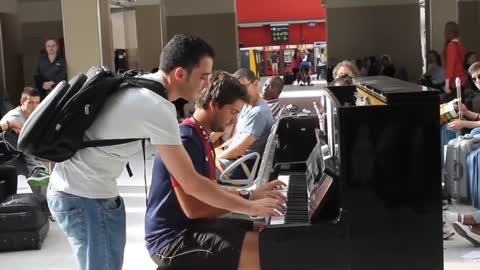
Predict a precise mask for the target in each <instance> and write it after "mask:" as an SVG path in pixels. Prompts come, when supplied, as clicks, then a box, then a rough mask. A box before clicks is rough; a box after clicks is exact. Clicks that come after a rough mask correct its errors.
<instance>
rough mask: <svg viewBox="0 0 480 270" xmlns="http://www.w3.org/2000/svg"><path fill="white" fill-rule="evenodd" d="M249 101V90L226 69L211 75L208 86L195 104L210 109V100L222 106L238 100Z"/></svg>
mask: <svg viewBox="0 0 480 270" xmlns="http://www.w3.org/2000/svg"><path fill="white" fill-rule="evenodd" d="M239 99H240V100H243V101H244V102H245V103H248V101H249V100H248V92H247V89H246V88H245V86H243V85H242V84H241V83H240V82H239V81H238V79H237V78H235V77H233V76H232V75H231V74H229V73H228V72H225V71H215V72H213V73H212V74H211V75H210V77H209V86H208V88H205V89H203V90H202V91H201V92H200V95H199V97H198V99H197V102H196V104H195V106H196V107H197V108H201V109H208V104H209V103H210V101H213V103H215V104H217V105H218V106H219V107H220V108H222V107H223V106H225V105H227V104H233V103H235V102H236V101H237V100H239Z"/></svg>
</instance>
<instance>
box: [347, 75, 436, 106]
mask: <svg viewBox="0 0 480 270" xmlns="http://www.w3.org/2000/svg"><path fill="white" fill-rule="evenodd" d="M355 85H356V86H357V87H358V88H360V89H362V90H365V91H367V92H370V93H371V94H372V95H374V96H376V97H378V98H379V99H381V100H383V101H385V102H386V103H391V102H398V101H402V99H404V98H407V99H410V98H412V97H438V96H439V94H440V92H439V91H438V90H436V89H433V88H429V87H426V86H423V85H419V84H415V83H411V82H406V81H402V80H399V79H395V78H391V77H387V76H371V77H361V78H357V79H355Z"/></svg>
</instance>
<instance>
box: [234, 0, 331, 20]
mask: <svg viewBox="0 0 480 270" xmlns="http://www.w3.org/2000/svg"><path fill="white" fill-rule="evenodd" d="M260 3H261V5H259V4H260ZM236 6H237V17H238V22H239V23H245V22H265V21H289V20H308V19H325V9H324V8H323V6H322V1H321V0H260V1H259V0H237V1H236Z"/></svg>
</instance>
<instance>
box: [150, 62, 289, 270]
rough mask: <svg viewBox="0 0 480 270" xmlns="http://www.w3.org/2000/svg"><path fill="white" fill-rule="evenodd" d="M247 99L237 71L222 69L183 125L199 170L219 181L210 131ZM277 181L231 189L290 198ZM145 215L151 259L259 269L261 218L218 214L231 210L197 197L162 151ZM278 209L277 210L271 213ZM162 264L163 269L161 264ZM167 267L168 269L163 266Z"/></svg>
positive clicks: (184, 140)
mask: <svg viewBox="0 0 480 270" xmlns="http://www.w3.org/2000/svg"><path fill="white" fill-rule="evenodd" d="M247 100H248V96H247V91H246V89H245V88H244V87H243V86H242V85H241V84H240V83H239V82H238V80H237V79H236V78H235V77H233V76H232V75H230V74H228V73H226V72H223V71H220V72H215V73H213V74H212V76H211V77H210V86H209V88H208V89H204V90H202V92H201V93H200V96H199V98H198V101H197V103H196V110H195V112H194V113H193V116H192V118H189V119H186V120H185V121H184V122H183V123H182V124H181V126H180V135H181V138H182V143H183V145H184V147H185V149H186V150H187V153H188V154H189V156H190V158H191V159H192V162H193V164H194V166H195V169H196V170H197V172H198V173H200V174H202V175H203V176H205V177H208V178H210V179H211V180H212V181H215V179H216V178H215V152H214V149H213V147H212V145H211V143H209V141H210V138H209V136H208V134H209V133H210V132H211V131H222V130H223V129H224V128H225V126H227V125H228V124H230V123H231V122H232V121H233V119H235V118H236V117H237V114H238V113H239V111H240V110H241V108H242V106H243V104H244V102H245V101H247ZM281 185H282V182H280V181H278V180H276V181H272V182H270V183H268V184H266V185H264V186H262V187H260V188H258V189H256V190H254V191H252V192H251V193H250V192H246V191H242V192H239V191H236V190H230V192H232V193H233V194H236V195H238V196H243V197H244V198H246V199H252V200H256V199H260V198H265V197H272V198H277V199H279V200H280V201H285V199H286V198H285V197H284V196H283V195H281V194H280V193H279V192H278V191H274V190H273V189H274V188H278V187H281ZM149 194H150V196H149V198H148V205H147V213H146V217H145V240H146V245H147V249H148V251H149V253H150V256H151V258H152V260H153V261H154V262H155V263H156V264H157V265H158V266H159V267H165V268H168V269H170V268H169V267H171V268H172V269H197V268H199V267H201V268H202V269H227V270H228V269H232V270H236V269H259V268H260V266H259V249H258V246H259V244H258V231H259V230H260V229H261V227H262V224H261V223H254V222H252V221H249V220H241V219H227V218H219V216H221V215H223V214H225V213H227V211H226V210H224V209H219V208H215V207H212V206H210V205H207V204H205V203H204V202H202V201H199V200H197V199H195V198H194V197H193V196H191V194H187V193H186V192H185V191H184V189H183V188H182V186H180V185H179V184H178V182H177V181H176V180H175V178H173V176H172V175H171V174H170V172H169V171H168V170H167V169H166V167H165V165H164V163H163V161H162V159H161V158H160V156H159V155H158V154H156V156H155V160H154V165H153V175H152V185H151V187H150V193H149ZM272 214H273V213H272ZM159 269H160V268H159ZM161 269H164V268H161Z"/></svg>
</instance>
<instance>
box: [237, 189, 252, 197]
mask: <svg viewBox="0 0 480 270" xmlns="http://www.w3.org/2000/svg"><path fill="white" fill-rule="evenodd" d="M251 195H252V192H251V191H250V190H246V189H242V190H240V196H242V198H244V199H245V200H250V197H251Z"/></svg>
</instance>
